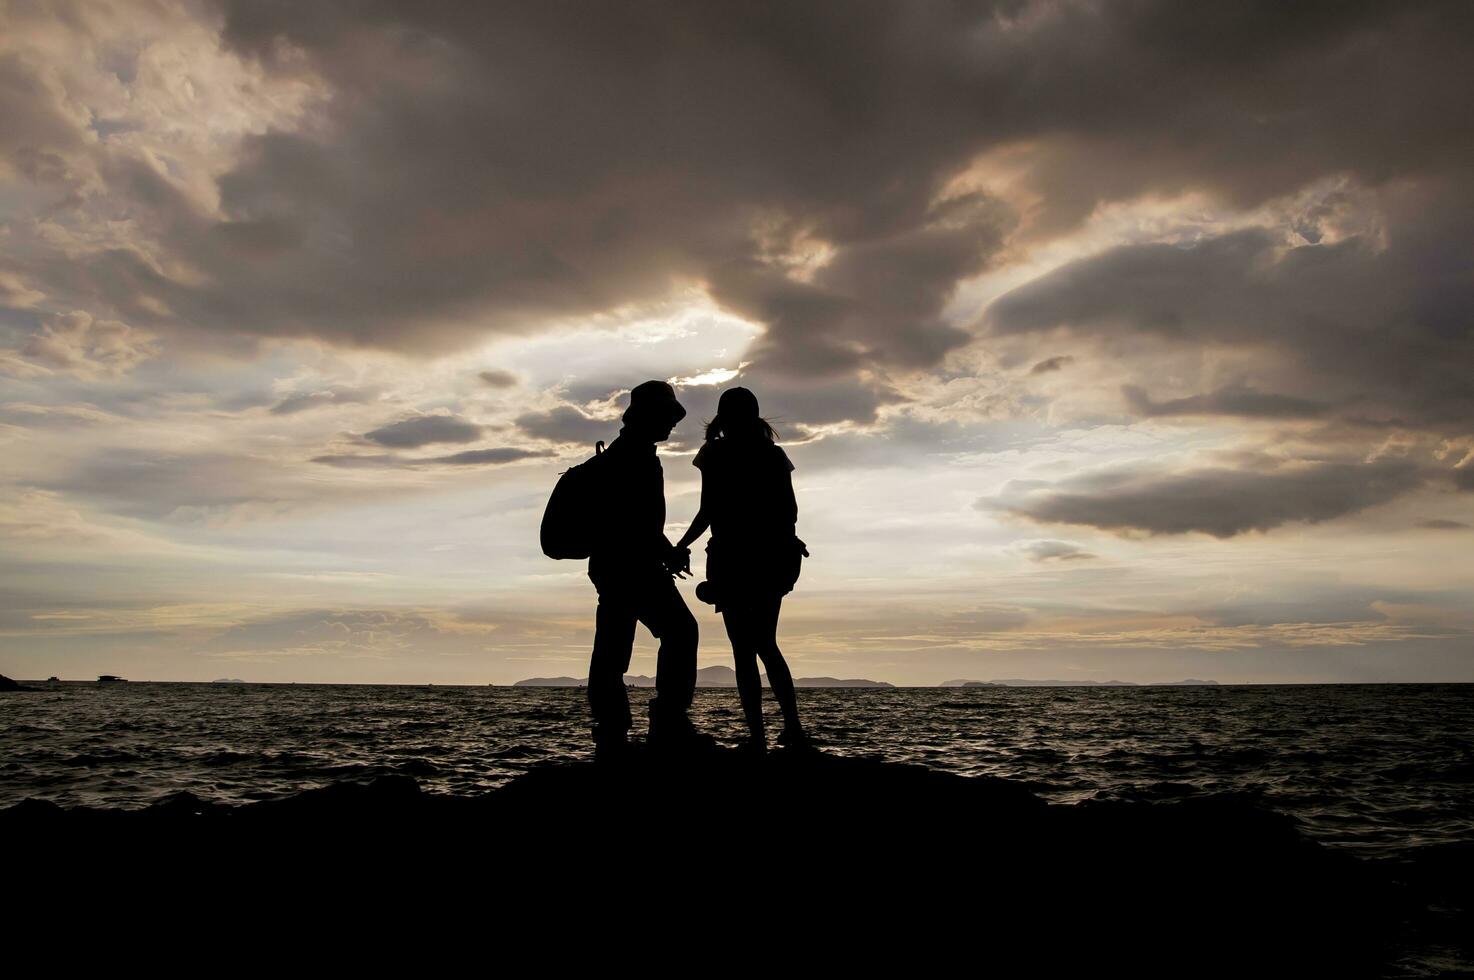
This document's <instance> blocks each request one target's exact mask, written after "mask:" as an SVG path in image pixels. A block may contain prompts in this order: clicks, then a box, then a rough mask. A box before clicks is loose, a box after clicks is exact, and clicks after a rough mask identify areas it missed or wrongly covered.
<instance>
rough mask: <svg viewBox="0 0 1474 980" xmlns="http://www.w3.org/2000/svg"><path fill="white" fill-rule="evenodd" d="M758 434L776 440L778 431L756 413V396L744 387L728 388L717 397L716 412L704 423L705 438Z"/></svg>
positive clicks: (770, 440)
mask: <svg viewBox="0 0 1474 980" xmlns="http://www.w3.org/2000/svg"><path fill="white" fill-rule="evenodd" d="M743 435H760V436H762V437H763V438H765V439H767V440H768V441H769V442H777V441H778V433H777V432H774V431H773V427H772V426H771V425H769V424H768V420H767V419H765V418H763V417H762V416H761V415H759V414H758V409H757V396H756V395H754V394H753V393H752V392H750V391H748V390H747V389H746V388H728V389H727V390H726V391H724V392H722V397H721V398H719V399H717V413H716V415H714V416H713V417H712V419H711V421H710V422H707V423H706V440H707V441H708V442H710V441H711V440H713V439H724V438H730V437H732V436H738V437H741V436H743Z"/></svg>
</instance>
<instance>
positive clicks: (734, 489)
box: [692, 438, 798, 541]
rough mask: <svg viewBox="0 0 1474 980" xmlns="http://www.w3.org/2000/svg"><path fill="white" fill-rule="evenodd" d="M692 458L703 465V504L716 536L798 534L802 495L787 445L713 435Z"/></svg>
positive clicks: (779, 536) (773, 537)
mask: <svg viewBox="0 0 1474 980" xmlns="http://www.w3.org/2000/svg"><path fill="white" fill-rule="evenodd" d="M692 463H693V464H694V465H695V466H696V467H697V468H698V469H700V470H701V506H702V509H703V510H705V511H706V516H707V518H708V519H709V520H710V521H711V533H712V537H713V538H722V539H727V540H731V541H742V540H747V539H755V540H763V541H767V540H781V541H787V540H789V539H791V538H792V537H793V529H794V524H795V523H797V521H798V500H797V499H796V498H795V497H794V494H793V477H792V473H793V463H792V462H791V461H790V460H789V458H788V454H787V453H785V452H784V451H783V450H782V449H781V448H779V447H778V446H776V445H774V444H773V443H771V442H769V441H768V440H766V439H732V438H721V439H713V440H712V441H710V442H708V443H705V444H704V445H703V446H702V447H701V449H700V451H699V452H697V453H696V458H695V459H694V460H692Z"/></svg>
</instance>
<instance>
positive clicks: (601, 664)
mask: <svg viewBox="0 0 1474 980" xmlns="http://www.w3.org/2000/svg"><path fill="white" fill-rule="evenodd" d="M594 624H595V625H594V654H593V657H592V658H591V659H590V661H589V710H590V711H591V712H592V714H593V716H594V741H595V742H596V743H602V742H609V743H614V742H619V741H622V740H623V739H624V738H625V737H626V736H627V735H628V733H629V729H630V700H629V694H628V693H627V692H626V691H625V689H624V675H625V673H626V672H628V670H629V668H630V654H631V652H632V651H633V649H634V645H635V609H634V606H633V605H632V604H631V603H630V601H629V598H628V597H627V596H624V595H621V594H620V593H619V592H618V591H617V590H614V589H603V590H601V591H600V593H599V608H598V611H597V612H596V613H595V614H594Z"/></svg>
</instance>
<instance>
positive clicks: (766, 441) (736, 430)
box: [676, 388, 809, 750]
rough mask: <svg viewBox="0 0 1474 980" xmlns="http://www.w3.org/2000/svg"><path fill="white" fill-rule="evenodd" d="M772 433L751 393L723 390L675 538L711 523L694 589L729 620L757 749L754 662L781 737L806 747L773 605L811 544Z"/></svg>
mask: <svg viewBox="0 0 1474 980" xmlns="http://www.w3.org/2000/svg"><path fill="white" fill-rule="evenodd" d="M775 439H777V435H776V434H775V433H774V432H773V427H772V426H771V425H769V424H768V423H767V420H765V419H764V418H763V417H762V416H761V415H759V414H758V404H757V398H756V397H754V396H753V394H752V392H750V391H748V390H747V389H746V388H729V389H727V390H726V391H724V392H722V397H721V399H720V400H719V401H718V402H717V414H716V417H715V418H713V419H712V420H711V421H710V422H708V423H707V425H706V443H705V445H703V446H702V447H701V451H700V452H698V453H697V454H696V459H695V460H694V463H695V464H696V466H697V467H698V468H699V469H700V470H701V508H700V510H698V511H697V512H696V516H695V518H693V519H692V521H691V526H690V527H689V528H687V530H686V533H685V534H684V535H682V536H681V540H680V543H679V544H677V545H676V547H677V548H687V547H689V546H690V544H691V542H692V541H695V540H696V539H697V538H699V537H701V535H702V534H703V533H704V532H705V531H706V529H707V528H708V527H710V528H711V540H710V541H708V542H707V545H706V555H707V560H706V579H707V581H706V582H705V583H703V587H700V588H698V589H697V594H698V596H699V597H700V598H702V599H703V600H704V601H707V602H712V603H714V604H715V606H716V608H717V611H718V612H720V613H721V614H722V620H723V622H725V623H726V625H727V637H728V638H729V639H730V640H731V641H732V655H733V657H735V658H736V661H737V663H736V667H737V690H738V693H739V694H740V695H741V698H742V711H743V714H745V715H746V716H747V727H748V730H749V732H750V734H751V740H750V742H749V747H750V748H752V749H754V750H761V749H763V748H764V747H765V746H766V739H765V736H764V733H763V705H762V698H763V689H762V682H761V679H760V678H759V676H758V667H757V662H758V661H759V660H761V661H762V662H763V667H765V668H766V669H767V672H768V683H769V685H771V686H772V688H773V694H774V695H776V696H777V698H778V704H779V705H780V706H781V707H782V709H783V732H782V734H780V735H779V736H778V744H779V745H785V746H789V747H790V748H799V747H805V748H807V747H809V741H808V739H807V737H806V736H805V735H804V730H803V725H802V724H801V723H800V722H799V720H798V701H797V699H796V698H795V697H794V693H793V675H792V674H791V673H789V670H788V663H787V662H786V661H785V660H784V659H783V653H782V651H780V650H779V649H778V609H779V607H780V606H781V605H782V603H783V597H784V596H785V595H787V594H788V593H789V592H791V591H792V590H793V585H794V583H795V582H796V581H797V579H798V572H799V561H800V555H802V554H807V552H805V551H804V550H803V547H804V546H803V542H802V541H799V540H798V538H797V537H795V536H794V533H793V532H794V525H795V523H796V522H797V521H798V501H797V500H796V499H795V498H794V495H793V479H792V476H791V473H792V472H793V464H792V463H791V462H789V460H788V454H787V453H785V452H784V451H783V450H782V449H780V448H778V446H777V445H776V444H775V443H774V440H775Z"/></svg>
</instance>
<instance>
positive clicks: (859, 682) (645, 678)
mask: <svg viewBox="0 0 1474 980" xmlns="http://www.w3.org/2000/svg"><path fill="white" fill-rule="evenodd" d="M624 682H625V684H626V685H627V686H629V687H654V686H655V678H653V677H650V676H649V675H647V674H625V675H624ZM762 682H763V686H764V687H766V686H767V684H768V675H767V674H763V675H762ZM588 683H589V679H588V678H587V677H529V678H527V679H526V680H520V681H517V682H516V683H515V684H513V685H512V686H513V687H587V686H588ZM696 686H697V687H736V686H737V672H736V671H735V670H733V669H732V668H731V667H722V666H714V667H702V668H701V669H700V670H698V671H696ZM793 686H794V687H895V686H896V685H894V684H888V683H886V682H885V681H872V680H867V679H865V678H862V677H855V678H839V677H795V678H794V679H793Z"/></svg>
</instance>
